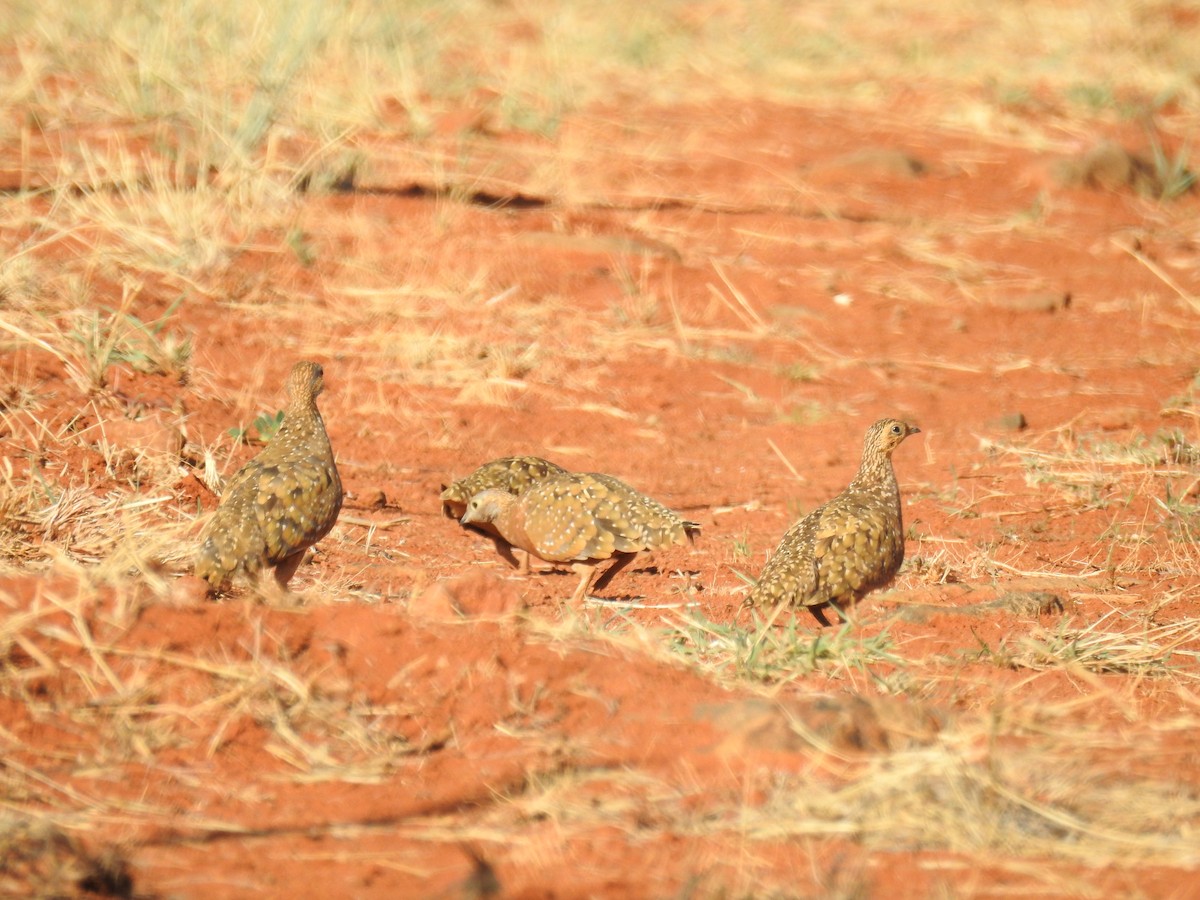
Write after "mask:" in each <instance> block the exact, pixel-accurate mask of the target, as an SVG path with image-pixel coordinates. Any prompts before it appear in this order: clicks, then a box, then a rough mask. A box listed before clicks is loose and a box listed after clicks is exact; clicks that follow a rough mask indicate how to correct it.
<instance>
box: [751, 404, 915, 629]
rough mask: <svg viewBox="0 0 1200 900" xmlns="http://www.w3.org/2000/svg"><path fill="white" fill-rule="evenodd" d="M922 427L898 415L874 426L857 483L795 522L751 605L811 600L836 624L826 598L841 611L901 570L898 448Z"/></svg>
mask: <svg viewBox="0 0 1200 900" xmlns="http://www.w3.org/2000/svg"><path fill="white" fill-rule="evenodd" d="M919 431H920V429H919V428H916V427H914V426H912V425H908V424H906V423H904V422H900V421H898V420H896V419H880V420H879V421H878V422H876V423H875V424H874V425H872V426H871V427H870V428H869V429H868V430H867V435H866V440H865V441H864V443H863V454H862V463H861V464H860V465H859V468H858V473H857V474H856V475H855V476H854V479H853V480H852V481H851V482H850V485H849V486H848V487H847V488H846V489H845V490H844V491H842V493H840V494H838V495H837V496H836V497H834V498H833V499H832V500H830V501H829V502H827V503H825V504H823V505H821V506H818V507H817V508H816V509H814V510H813V511H812V512H810V513H809V514H808V515H807V516H805V517H804V518H803V519H801V520H800V521H799V522H797V523H796V524H795V525H793V526H792V527H791V528H790V529H788V531H787V533H786V534H785V535H784V536H783V540H782V541H780V543H779V547H778V548H777V549H776V551H775V553H774V554H773V555H772V556H771V558H770V560H768V561H767V565H766V566H765V567H764V568H763V571H762V574H761V575H760V576H759V578H758V583H757V584H756V585H755V587H754V589H753V590H752V591H751V592H750V596H749V598H748V599H747V601H746V603H747V605H751V606H757V607H762V608H768V609H772V608H774V607H776V606H778V605H779V604H786V605H789V606H806V607H808V608H809V609H810V611H811V612H812V614H813V615H814V616H815V617H816V618H817V620H818V621H819V622H821V624H822V625H828V624H829V622H828V620H827V619H826V618H825V615H824V612H823V610H824V608H825V607H826V606H832V607H833V608H834V609H835V610H836V611H837V612H838V613H839V614H840V613H841V612H842V610H843V608H844V607H846V606H849V605H851V604H853V603H856V602H858V601H859V600H861V599H862V598H863V597H865V596H866V595H867V594H868V593H870V592H871V591H873V590H877V589H878V588H882V587H886V586H887V585H888V584H889V583H890V582H891V581H892V579H893V578H895V576H896V573H897V572H898V571H899V570H900V564H901V563H902V562H903V561H904V523H903V518H902V516H901V511H900V488H899V486H898V485H897V484H896V472H895V470H894V469H893V468H892V451H894V450H895V449H896V447H898V446H899V445H900V443H901V442H902V441H903V440H904V439H905V438H906V437H908V436H909V435H911V434H917V433H918V432H919Z"/></svg>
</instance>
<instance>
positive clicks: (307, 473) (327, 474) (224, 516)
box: [196, 362, 342, 589]
mask: <svg viewBox="0 0 1200 900" xmlns="http://www.w3.org/2000/svg"><path fill="white" fill-rule="evenodd" d="M324 386H325V379H324V370H323V369H322V368H321V367H320V366H319V365H317V364H316V363H311V362H298V363H296V365H295V366H293V367H292V372H291V375H290V376H289V377H288V383H287V390H288V406H287V409H286V410H285V412H284V418H283V422H282V424H281V425H280V426H279V430H278V431H277V432H276V433H275V436H274V437H273V438H272V439H271V442H270V443H269V444H267V446H266V447H265V448H264V449H263V451H262V452H261V453H259V454H258V456H256V457H254V459H252V460H250V461H249V462H248V463H246V464H245V465H244V466H242V467H241V468H240V469H238V471H237V472H236V473H234V475H233V477H232V478H230V479H229V482H228V483H227V484H226V486H225V490H224V491H223V492H222V494H221V502H220V504H219V505H218V506H217V511H216V512H215V513H213V517H212V518H211V519H210V520H209V522H208V525H207V526H206V527H205V529H204V533H203V534H202V535H201V539H200V541H201V542H200V550H199V552H198V553H197V555H196V574H197V575H199V576H200V577H201V578H203V579H205V580H206V581H207V582H208V583H209V585H210V586H211V587H212V588H213V589H219V588H220V587H222V586H223V585H224V584H225V583H226V582H228V581H229V579H230V578H231V577H233V576H234V575H235V574H237V573H239V572H241V573H244V574H245V575H247V576H249V577H250V578H257V577H258V576H259V575H260V573H261V572H262V570H263V569H264V568H274V570H275V579H276V581H277V582H278V583H279V584H280V585H281V586H282V587H286V586H287V583H288V581H290V580H291V577H292V575H293V574H294V573H295V571H296V568H297V566H299V565H300V561H301V560H302V559H303V558H304V551H305V550H307V549H308V548H309V547H311V546H312V545H313V544H315V543H317V541H319V540H321V538H323V537H325V535H327V534H328V533H329V531H330V529H331V528H333V524H334V522H336V521H337V516H338V512H339V511H340V510H341V507H342V482H341V479H340V478H339V477H338V471H337V465H336V464H335V463H334V460H333V449H332V447H330V445H329V436H328V434H326V432H325V422H324V421H323V420H322V418H321V413H320V411H319V410H318V409H317V403H316V400H317V396H318V395H319V394H320V393H321V391H322V389H323V388H324Z"/></svg>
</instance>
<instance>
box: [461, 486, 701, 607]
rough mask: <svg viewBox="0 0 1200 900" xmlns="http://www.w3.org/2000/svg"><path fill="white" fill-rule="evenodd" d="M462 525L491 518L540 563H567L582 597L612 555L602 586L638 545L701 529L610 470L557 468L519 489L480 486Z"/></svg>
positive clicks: (658, 545)
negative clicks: (515, 491) (565, 470)
mask: <svg viewBox="0 0 1200 900" xmlns="http://www.w3.org/2000/svg"><path fill="white" fill-rule="evenodd" d="M462 522H463V523H464V524H471V523H478V522H490V523H491V524H492V525H494V526H495V528H496V530H497V531H498V532H499V533H500V535H501V537H503V538H504V539H505V540H506V541H508V542H509V543H510V544H512V545H513V546H515V547H519V548H521V549H522V550H525V551H526V552H528V553H531V554H533V555H534V556H537V557H539V558H541V559H544V560H546V561H547V562H567V563H571V567H572V568H573V569H574V570H575V572H577V573H578V574H579V576H580V579H579V586H578V587H577V588H576V589H575V593H574V594H573V595H572V596H571V602H572V603H575V604H577V603H579V602H581V601H582V600H583V599H584V598H585V597H586V596H587V593H588V590H589V588H590V587H591V586H592V580H593V579H594V578H595V577H596V567H597V566H598V565H599V564H600V563H602V562H604V561H605V560H609V559H612V560H614V562H613V563H612V565H610V566H609V567H608V568H607V569H606V570H605V572H604V574H602V575H601V576H600V577H599V579H597V580H596V583H595V589H596V590H597V591H599V590H602V589H603V588H604V587H605V586H606V585H607V584H608V583H609V582H610V581H612V578H613V576H614V575H616V574H617V573H618V572H620V571H621V570H622V569H624V568H625V567H626V566H628V565H629V564H630V563H632V562H633V561H634V559H636V558H637V555H638V553H640V552H641V551H643V550H657V549H663V548H666V547H670V546H673V545H675V544H682V543H684V542H689V541H691V540H692V539H693V536H694V535H695V534H696V533H697V532H698V531H699V530H700V526H699V525H698V524H697V523H696V522H689V521H687V520H685V519H682V518H680V517H679V516H678V515H677V514H675V513H674V512H672V511H671V510H669V509H667V507H665V506H663V505H662V504H661V503H659V502H658V501H657V500H654V499H652V498H650V497H647V496H646V495H645V494H643V493H641V492H639V491H637V490H635V489H634V488H632V487H630V486H629V485H627V484H626V483H625V482H623V481H620V480H618V479H616V478H614V477H612V476H611V475H601V474H597V473H569V472H568V473H563V474H561V475H555V476H552V477H549V478H546V479H543V480H542V481H539V482H537V483H536V484H533V485H532V486H530V487H529V488H527V489H526V490H525V491H523V492H522V493H521V495H520V496H517V495H515V494H511V493H508V492H507V491H502V490H495V489H491V490H485V491H481V492H479V493H478V494H475V495H474V496H473V497H471V499H470V501H469V502H468V504H467V509H466V512H464V513H463V516H462Z"/></svg>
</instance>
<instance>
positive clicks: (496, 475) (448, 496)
mask: <svg viewBox="0 0 1200 900" xmlns="http://www.w3.org/2000/svg"><path fill="white" fill-rule="evenodd" d="M566 471H567V470H566V469H564V468H563V467H562V466H560V465H556V464H555V463H552V462H550V461H549V460H547V459H542V458H541V457H540V456H505V457H503V458H501V459H493V460H492V461H491V462H486V463H484V464H483V465H482V466H480V467H479V468H478V469H476V470H475V471H474V472H472V473H471V474H470V475H468V476H467V477H466V478H460V479H459V480H458V481H455V482H452V483H451V484H450V486H449V487H447V488H443V490H442V512H444V513H445V514H446V515H447V516H450V517H451V518H454V519H461V518H462V514H463V513H464V512H466V510H467V504H468V503H469V502H470V500H471V498H472V497H473V496H475V495H476V494H478V493H479V492H480V491H486V490H499V491H504V492H506V493H509V494H515V495H518V496H519V495H520V494H521V493H522V492H524V491H525V490H526V489H527V488H529V486H530V485H533V484H536V483H537V482H539V481H543V480H545V479H546V478H550V477H553V476H555V475H565V474H566ZM471 527H472V528H476V529H478V530H479V531H482V532H483V533H484V534H486V535H487V536H488V537H489V538H491V540H492V542H493V543H494V544H495V545H496V552H497V553H499V554H500V555H501V556H502V557H504V558H505V559H506V560H508V562H510V563H511V564H512V565H514V566H517V567H518V569H519V571H520V572H521V574H522V575H528V574H529V554H528V553H526V552H524V551H521V558H520V559H519V560H518V559H517V558H516V557H515V556H514V555H513V552H512V548H511V547H510V546H509V543H508V542H507V541H506V540H504V538H503V537H501V536H500V532H499V531H497V530H496V526H495V525H493V524H492V523H491V522H474V523H471Z"/></svg>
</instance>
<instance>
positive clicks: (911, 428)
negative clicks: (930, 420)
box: [908, 425, 921, 434]
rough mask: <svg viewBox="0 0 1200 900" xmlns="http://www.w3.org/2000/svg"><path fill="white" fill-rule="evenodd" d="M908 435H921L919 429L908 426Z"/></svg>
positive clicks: (914, 426)
mask: <svg viewBox="0 0 1200 900" xmlns="http://www.w3.org/2000/svg"><path fill="white" fill-rule="evenodd" d="M908 433H909V434H920V433H921V429H920V428H918V427H917V426H916V425H909V426H908Z"/></svg>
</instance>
